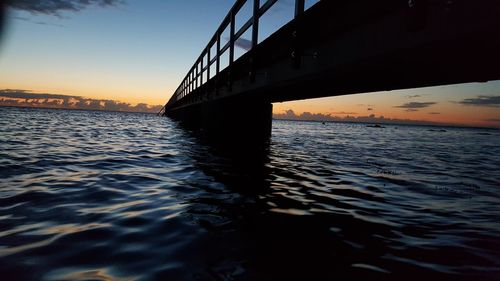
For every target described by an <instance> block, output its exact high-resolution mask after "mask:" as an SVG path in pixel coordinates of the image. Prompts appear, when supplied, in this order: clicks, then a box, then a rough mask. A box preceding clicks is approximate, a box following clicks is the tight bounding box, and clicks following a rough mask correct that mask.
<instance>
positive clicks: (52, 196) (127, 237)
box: [0, 108, 500, 280]
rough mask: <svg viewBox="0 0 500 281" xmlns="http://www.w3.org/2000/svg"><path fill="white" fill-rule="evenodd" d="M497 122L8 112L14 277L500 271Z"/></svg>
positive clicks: (5, 221) (5, 131)
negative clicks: (253, 147) (220, 124)
mask: <svg viewBox="0 0 500 281" xmlns="http://www.w3.org/2000/svg"><path fill="white" fill-rule="evenodd" d="M499 139H500V131H499V130H485V129H467V128H438V127H419V126H391V125H387V126H385V128H371V127H367V126H366V125H363V124H342V123H330V124H321V123H308V122H287V121H275V122H274V123H273V134H272V139H271V143H270V144H269V146H268V147H267V148H265V149H263V150H258V151H250V152H249V149H244V150H242V151H240V152H238V153H236V152H234V151H232V152H229V151H224V150H220V149H216V148H213V147H211V146H209V145H206V144H204V142H203V141H201V140H200V139H199V138H197V137H196V136H195V135H194V134H193V133H190V132H187V131H185V130H183V129H181V128H180V127H179V126H178V124H176V123H175V122H173V121H171V120H169V119H167V118H159V117H156V116H154V115H147V114H134V113H109V112H108V113H106V112H92V111H65V110H43V109H36V110H35V109H17V108H0V148H1V149H0V276H1V279H2V280H344V279H350V280H354V279H353V278H358V277H367V278H369V279H373V278H381V279H386V280H387V279H394V280H401V279H402V278H404V279H407V280H408V279H419V280H420V279H421V278H433V279H432V280H434V278H439V280H445V279H449V280H499V279H500V239H499V237H500V219H499V218H500V204H499V202H500V200H499V193H500V190H499V188H500V169H499V168H500V142H499Z"/></svg>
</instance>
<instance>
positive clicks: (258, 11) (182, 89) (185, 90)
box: [162, 0, 305, 113]
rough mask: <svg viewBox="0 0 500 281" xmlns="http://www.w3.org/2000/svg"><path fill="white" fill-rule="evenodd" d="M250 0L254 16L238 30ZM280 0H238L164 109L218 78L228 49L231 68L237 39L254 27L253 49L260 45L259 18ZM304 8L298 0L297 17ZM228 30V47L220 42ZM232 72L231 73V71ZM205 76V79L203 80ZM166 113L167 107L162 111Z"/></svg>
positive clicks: (302, 2)
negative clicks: (222, 58)
mask: <svg viewBox="0 0 500 281" xmlns="http://www.w3.org/2000/svg"><path fill="white" fill-rule="evenodd" d="M249 1H253V8H252V12H253V13H252V16H251V17H250V19H248V20H247V21H246V22H245V23H244V24H243V25H242V26H241V28H240V29H238V30H236V28H235V25H236V23H235V22H236V15H237V14H238V12H240V10H241V9H242V7H243V6H244V5H245V4H246V3H247V2H249ZM276 2H278V0H267V1H265V2H264V3H263V4H262V5H261V1H260V0H237V1H236V3H235V4H234V5H233V7H232V8H231V10H230V11H229V13H228V14H227V15H226V17H225V18H224V20H223V21H222V23H221V25H220V26H219V28H218V29H217V31H216V32H215V34H214V35H213V36H212V38H211V39H210V41H209V42H208V44H207V46H206V47H205V48H204V49H203V51H202V53H201V54H200V56H199V57H198V59H197V60H196V62H195V63H194V64H193V66H192V67H191V68H190V69H189V71H188V73H187V74H186V76H185V77H184V79H183V80H182V82H181V84H180V85H179V87H178V88H177V89H176V90H175V92H174V94H173V96H172V98H171V99H170V100H169V101H168V103H167V104H166V105H165V107H168V106H169V105H171V104H174V103H175V102H177V101H179V100H181V99H183V98H185V97H186V96H188V95H189V94H190V93H191V92H193V91H194V90H196V89H197V88H199V87H200V86H201V85H203V84H205V83H206V82H208V80H210V79H211V78H213V77H216V76H217V75H218V74H219V72H220V71H221V56H222V54H224V53H225V52H226V51H228V50H229V63H228V66H227V67H228V68H229V69H231V66H232V65H233V62H234V53H235V45H236V42H237V40H238V39H240V38H241V36H242V35H243V34H245V32H247V31H248V30H249V29H250V28H252V39H251V48H250V50H251V49H252V48H254V47H255V46H256V45H257V44H258V38H259V19H260V18H261V17H262V16H263V15H264V14H265V13H266V12H267V11H268V10H269V9H270V8H271V7H272V6H273V5H274V4H276ZM304 9H305V0H295V17H297V16H298V15H299V14H301V13H303V12H304ZM228 27H229V41H228V42H227V43H225V44H222V42H221V36H222V34H223V32H224V31H226V29H227V28H228ZM214 46H215V54H211V51H212V48H214ZM214 64H215V73H212V74H213V76H210V74H211V73H210V71H211V67H212V66H213V65H214ZM229 72H230V71H229ZM204 77H206V79H205V81H204ZM162 111H163V113H164V111H165V108H164V109H162Z"/></svg>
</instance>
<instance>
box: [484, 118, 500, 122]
mask: <svg viewBox="0 0 500 281" xmlns="http://www.w3.org/2000/svg"><path fill="white" fill-rule="evenodd" d="M484 121H487V122H500V118H491V119H485V120H484Z"/></svg>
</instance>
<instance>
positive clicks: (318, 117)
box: [273, 109, 439, 125]
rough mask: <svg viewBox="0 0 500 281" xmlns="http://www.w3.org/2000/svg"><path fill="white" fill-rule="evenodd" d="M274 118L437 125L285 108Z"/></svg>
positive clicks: (426, 122) (381, 117)
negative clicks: (302, 111)
mask: <svg viewBox="0 0 500 281" xmlns="http://www.w3.org/2000/svg"><path fill="white" fill-rule="evenodd" d="M273 117H274V118H275V119H281V120H302V121H327V122H328V121H333V122H354V123H384V124H420V125H438V124H439V123H436V122H429V121H420V120H410V119H392V118H385V117H384V116H378V117H377V116H375V114H371V115H369V116H349V115H348V116H343V117H339V116H332V115H330V114H321V113H317V114H313V113H310V112H304V113H302V114H296V113H295V112H294V111H293V110H291V109H289V110H286V111H285V112H284V113H275V114H273Z"/></svg>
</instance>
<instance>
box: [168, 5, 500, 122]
mask: <svg viewBox="0 0 500 281" xmlns="http://www.w3.org/2000/svg"><path fill="white" fill-rule="evenodd" d="M256 2H258V1H256ZM302 4H303V3H302ZM299 6H300V5H299ZM299 11H300V9H299ZM254 14H255V15H259V14H260V13H259V12H257V13H254ZM251 20H252V19H251ZM228 24H230V23H228ZM498 27H500V5H498V1H497V0H475V1H467V0H461V1H460V0H455V1H448V0H414V1H406V0H404V1H403V0H386V1H367V0H337V1H331V0H328V1H325V0H324V1H320V2H319V3H317V4H316V5H315V6H313V7H312V8H311V9H309V10H307V11H306V12H304V13H302V14H301V13H298V15H297V17H296V18H295V19H294V20H292V21H291V22H290V23H288V24H287V25H285V26H284V27H283V28H281V29H280V30H279V31H277V32H276V33H275V34H273V35H272V36H270V37H269V38H268V39H267V40H265V41H263V42H262V43H260V44H258V45H255V46H254V47H253V48H252V50H250V51H249V52H248V53H246V54H245V55H243V56H242V57H240V58H239V59H238V60H237V61H235V62H234V63H231V64H230V66H229V67H228V68H226V69H224V70H222V71H219V72H218V74H217V75H216V76H215V77H213V78H212V79H210V80H209V81H205V83H204V84H203V85H198V84H197V82H198V80H197V79H191V77H193V78H195V75H196V74H200V72H201V71H199V69H198V68H197V67H196V68H193V69H192V74H188V76H187V78H188V79H187V80H186V81H188V82H189V81H190V83H188V84H187V85H188V86H190V87H188V88H185V87H183V85H186V83H185V82H183V84H181V86H180V87H179V89H181V91H180V92H179V89H178V91H177V92H176V94H174V96H173V97H172V98H171V99H170V101H169V102H168V103H167V105H166V106H165V114H166V115H170V116H174V117H175V116H176V114H175V111H178V110H181V109H183V110H185V109H186V108H189V107H191V106H203V104H213V103H212V102H213V101H217V100H224V99H231V100H233V101H234V102H235V103H233V105H232V106H238V104H237V103H240V104H239V107H240V108H241V107H244V106H245V105H246V104H247V103H249V102H250V101H251V102H252V104H253V105H255V104H268V103H272V102H282V101H291V100H298V99H308V98H317V97H325V96H337V95H345V94H355V93H366V92H375V91H383V90H395V89H405V88H417V87H427V86H437V85H445V84H457V83H466V82H483V81H489V80H498V79H500V67H499V65H500V55H499V52H498V50H500V36H499V35H500V31H499V28H498ZM219 40H220V38H219ZM231 43H233V44H234V38H232V40H231V41H230V42H229V44H231ZM213 44H215V42H214V43H213ZM230 48H231V49H232V48H234V46H232V47H231V46H230ZM213 61H214V62H215V61H218V59H217V57H216V58H215V59H214V60H213ZM208 63H210V62H208ZM201 64H202V65H203V62H202V63H201ZM202 68H203V67H202ZM205 68H207V67H206V65H205ZM207 69H208V68H207ZM195 81H196V84H194V82H195ZM193 85H195V86H197V87H193ZM186 89H187V90H186ZM242 102H244V103H242ZM219 110H223V109H220V108H219ZM265 114H266V115H267V114H268V113H267V112H266V113H265ZM185 115H186V114H183V116H185ZM183 118H184V117H183ZM205 118H209V117H205ZM181 119H182V118H181Z"/></svg>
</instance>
